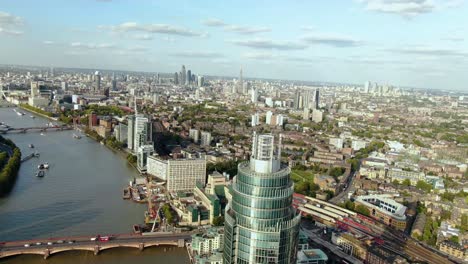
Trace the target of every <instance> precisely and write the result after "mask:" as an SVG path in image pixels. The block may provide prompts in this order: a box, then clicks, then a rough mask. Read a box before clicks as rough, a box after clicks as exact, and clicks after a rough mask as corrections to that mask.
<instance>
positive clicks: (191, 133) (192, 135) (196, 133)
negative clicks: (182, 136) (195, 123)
mask: <svg viewBox="0 0 468 264" xmlns="http://www.w3.org/2000/svg"><path fill="white" fill-rule="evenodd" d="M189 137H190V138H191V139H193V141H194V142H195V143H197V142H198V140H200V130H198V129H194V128H191V129H190V130H189Z"/></svg>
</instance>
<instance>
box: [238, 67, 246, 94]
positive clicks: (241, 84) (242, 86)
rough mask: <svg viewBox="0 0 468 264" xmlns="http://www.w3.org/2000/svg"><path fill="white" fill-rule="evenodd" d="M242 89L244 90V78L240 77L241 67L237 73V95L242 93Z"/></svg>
mask: <svg viewBox="0 0 468 264" xmlns="http://www.w3.org/2000/svg"><path fill="white" fill-rule="evenodd" d="M243 89H244V77H243V76H242V67H241V68H240V71H239V84H238V88H237V93H242V92H243Z"/></svg>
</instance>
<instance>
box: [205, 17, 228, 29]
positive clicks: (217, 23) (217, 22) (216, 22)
mask: <svg viewBox="0 0 468 264" xmlns="http://www.w3.org/2000/svg"><path fill="white" fill-rule="evenodd" d="M202 23H203V25H205V26H208V27H223V26H226V23H224V21H222V20H221V19H217V18H209V19H207V20H204V21H202Z"/></svg>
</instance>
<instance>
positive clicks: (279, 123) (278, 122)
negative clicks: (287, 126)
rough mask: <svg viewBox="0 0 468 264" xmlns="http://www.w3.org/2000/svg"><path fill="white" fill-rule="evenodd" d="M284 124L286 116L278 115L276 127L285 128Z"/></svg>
mask: <svg viewBox="0 0 468 264" xmlns="http://www.w3.org/2000/svg"><path fill="white" fill-rule="evenodd" d="M283 124H284V116H283V115H277V116H276V125H277V126H283Z"/></svg>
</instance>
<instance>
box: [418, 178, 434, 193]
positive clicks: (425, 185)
mask: <svg viewBox="0 0 468 264" xmlns="http://www.w3.org/2000/svg"><path fill="white" fill-rule="evenodd" d="M416 188H418V189H420V190H423V191H425V192H430V191H431V190H432V184H430V183H427V182H425V181H422V180H419V181H418V182H417V183H416Z"/></svg>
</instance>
